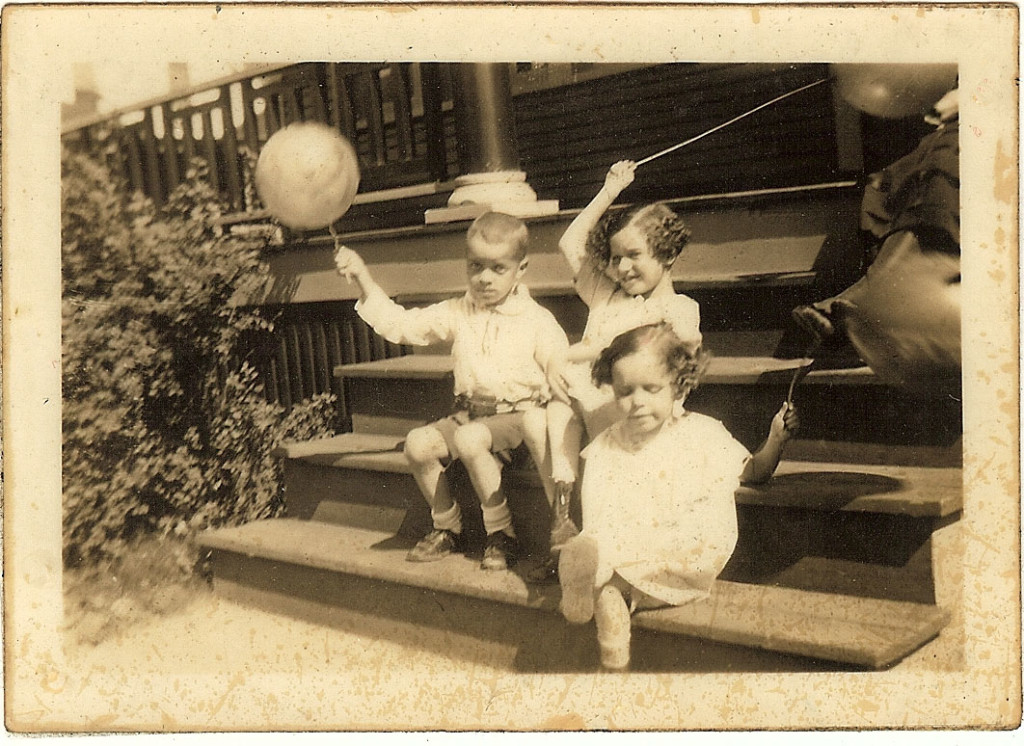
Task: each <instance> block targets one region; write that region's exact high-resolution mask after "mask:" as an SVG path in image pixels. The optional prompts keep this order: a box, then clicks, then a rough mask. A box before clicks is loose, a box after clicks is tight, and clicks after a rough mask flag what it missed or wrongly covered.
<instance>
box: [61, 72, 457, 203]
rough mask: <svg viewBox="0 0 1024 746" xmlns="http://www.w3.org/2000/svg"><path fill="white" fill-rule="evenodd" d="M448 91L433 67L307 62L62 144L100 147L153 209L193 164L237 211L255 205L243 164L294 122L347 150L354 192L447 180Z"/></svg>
mask: <svg viewBox="0 0 1024 746" xmlns="http://www.w3.org/2000/svg"><path fill="white" fill-rule="evenodd" d="M451 100H452V93H451V84H450V81H449V80H447V78H446V75H445V72H444V70H443V69H442V66H441V65H439V64H436V63H377V64H369V63H361V64H351V63H328V62H311V63H304V64H299V65H292V66H289V67H286V68H281V69H277V70H271V71H268V72H265V73H261V74H258V75H250V76H248V77H245V78H241V79H236V80H228V81H226V82H223V83H221V84H218V85H215V86H213V87H210V88H207V89H204V90H200V91H197V92H196V93H193V94H190V95H187V96H181V97H178V98H172V99H168V100H165V101H159V102H155V103H152V104H149V105H146V106H143V107H140V108H139V109H137V110H135V111H131V112H126V113H124V114H119V115H116V116H113V117H111V118H109V119H105V120H102V121H99V122H96V123H93V124H91V125H88V126H86V127H83V128H79V129H77V130H75V131H72V132H68V133H65V140H66V141H68V142H76V141H77V142H80V143H83V144H84V145H86V146H97V145H99V146H105V150H106V152H107V155H108V158H109V160H110V164H109V165H111V166H112V167H113V168H114V169H115V170H116V171H117V172H119V173H121V174H122V175H123V176H124V177H125V178H126V179H127V181H128V184H129V186H130V187H131V188H132V189H133V190H140V191H142V192H143V193H144V194H146V195H147V196H149V197H151V198H152V199H153V200H154V201H156V202H157V203H160V202H162V201H163V200H165V199H166V197H167V195H168V193H169V192H170V191H171V190H172V189H173V188H174V187H175V186H176V185H177V184H179V183H180V182H181V181H182V180H183V179H184V178H185V174H186V171H187V169H188V164H189V163H190V161H191V159H192V158H195V157H200V158H203V159H204V160H205V161H206V162H207V164H208V165H209V170H208V173H209V176H208V178H209V180H210V183H211V185H212V186H213V188H214V189H215V190H216V192H217V193H219V194H220V195H221V196H222V197H223V200H224V203H225V205H226V206H228V207H229V209H231V210H235V211H251V210H254V209H256V208H257V207H258V205H257V204H256V197H255V195H254V194H253V193H252V191H251V190H250V189H247V187H246V185H247V183H248V179H247V176H246V168H247V167H248V166H249V164H248V163H247V158H255V157H256V155H257V154H258V153H259V151H260V148H261V147H262V146H263V144H264V143H265V142H266V141H267V139H268V138H269V137H270V136H271V135H273V134H274V132H276V131H277V130H279V129H281V128H282V127H285V126H287V125H288V124H291V123H292V122H299V121H319V122H326V123H329V124H331V125H333V126H334V127H336V128H337V129H338V130H339V131H340V132H341V133H342V134H344V135H345V136H346V137H347V138H348V139H349V140H350V141H351V142H352V143H353V145H354V146H355V148H356V151H357V153H358V154H359V162H360V171H361V175H362V184H361V187H360V188H361V191H374V190H382V189H390V188H396V187H402V186H409V185H412V184H419V183H423V182H429V181H440V180H444V179H446V178H448V176H449V175H450V173H451V171H452V170H453V168H454V167H455V161H454V155H453V154H454V145H453V144H449V143H446V135H445V123H444V116H445V111H450V110H451V108H452V104H451Z"/></svg>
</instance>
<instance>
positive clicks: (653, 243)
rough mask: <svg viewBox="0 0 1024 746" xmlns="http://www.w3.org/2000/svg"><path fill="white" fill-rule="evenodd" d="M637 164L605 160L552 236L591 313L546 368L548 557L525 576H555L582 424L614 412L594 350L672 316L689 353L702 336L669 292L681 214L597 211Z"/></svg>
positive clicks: (694, 317) (682, 239)
mask: <svg viewBox="0 0 1024 746" xmlns="http://www.w3.org/2000/svg"><path fill="white" fill-rule="evenodd" d="M635 169H636V164H635V163H633V162H632V161H619V162H618V163H616V164H615V165H613V166H612V167H611V169H610V170H609V171H608V175H607V176H606V177H605V183H604V186H603V187H602V188H601V190H600V191H599V192H598V193H597V195H596V196H595V197H594V199H593V200H591V202H590V204H588V205H587V207H586V208H584V210H583V211H582V212H580V214H579V215H578V216H577V217H576V219H575V220H574V221H573V222H572V224H571V225H570V226H569V228H568V229H567V230H566V232H565V234H564V235H563V236H562V238H561V239H560V240H559V243H558V246H559V249H560V250H561V251H562V254H563V255H564V256H565V259H566V261H567V262H568V263H569V267H570V269H571V270H572V274H573V278H574V281H575V285H576V292H577V293H578V294H579V296H580V298H581V299H582V300H583V302H584V303H586V304H587V307H588V309H589V314H588V318H587V325H586V329H585V331H584V333H583V339H582V341H580V342H579V343H577V344H575V345H573V346H572V347H571V348H570V349H569V351H568V353H567V356H566V357H564V358H562V359H559V360H555V361H554V362H553V363H552V364H551V365H550V366H549V369H548V381H549V383H550V385H551V388H552V392H553V393H554V394H555V396H556V397H557V399H555V400H552V401H551V402H550V403H549V404H548V409H547V417H548V439H549V443H550V449H551V476H552V479H553V480H554V482H555V492H556V494H555V496H554V499H555V505H554V519H553V522H552V527H551V546H552V558H549V561H548V562H547V564H546V565H545V566H544V567H543V568H541V571H540V573H534V574H533V575H532V576H531V579H533V580H545V579H547V580H553V579H554V575H555V571H556V562H555V560H554V556H555V555H556V554H557V550H558V548H559V547H560V546H561V544H563V543H564V542H565V541H567V540H568V539H569V538H571V537H572V536H575V535H576V533H577V529H576V526H575V525H574V524H573V523H572V521H571V520H570V519H569V514H568V504H569V496H570V495H571V494H572V492H573V488H574V485H575V482H576V480H577V477H578V472H579V454H580V445H581V442H582V435H583V427H584V424H585V425H586V430H587V433H588V435H589V436H590V437H591V438H593V437H594V436H596V435H597V434H598V433H599V432H600V431H601V430H603V429H604V428H605V427H607V426H608V425H609V424H611V423H612V422H613V421H614V420H615V419H616V418H617V417H618V413H617V410H616V408H615V405H614V403H613V402H612V397H611V396H610V394H609V393H608V392H607V391H606V390H602V389H599V388H598V387H596V386H594V385H593V383H592V382H591V377H590V372H591V364H592V363H593V361H594V360H595V359H596V358H597V356H598V353H600V352H601V350H602V349H604V348H605V347H606V346H607V345H608V344H609V343H610V342H611V341H612V339H614V338H615V336H616V335H617V334H620V333H622V332H624V331H627V330H629V329H633V328H635V327H638V326H642V325H644V324H652V323H657V322H660V321H666V322H668V323H670V324H671V325H672V328H673V329H674V330H675V333H676V334H677V335H678V336H679V338H680V339H681V340H682V342H683V343H684V344H685V345H686V346H687V349H689V350H690V351H693V350H696V349H697V347H698V346H699V345H700V342H701V335H700V309H699V307H698V305H697V302H696V301H694V300H693V299H692V298H689V297H688V296H685V295H680V294H677V293H676V292H675V290H674V288H673V286H672V275H671V270H672V264H673V263H674V262H675V260H676V258H677V257H678V256H679V254H680V252H681V251H682V250H683V247H684V246H685V245H686V242H687V240H688V239H689V236H690V232H689V229H688V228H687V227H686V225H685V223H683V221H682V219H681V218H680V217H679V216H678V215H676V214H675V213H674V212H672V210H670V209H669V208H668V207H666V206H665V205H661V204H653V205H646V206H643V205H638V206H634V207H631V208H628V209H625V210H621V211H616V212H611V213H607V214H605V213H606V211H607V210H608V208H609V207H610V206H611V204H612V202H614V201H615V199H616V198H617V197H618V196H619V194H620V192H622V190H623V189H625V188H626V187H627V186H628V185H629V184H630V183H631V182H632V181H633V175H634V171H635Z"/></svg>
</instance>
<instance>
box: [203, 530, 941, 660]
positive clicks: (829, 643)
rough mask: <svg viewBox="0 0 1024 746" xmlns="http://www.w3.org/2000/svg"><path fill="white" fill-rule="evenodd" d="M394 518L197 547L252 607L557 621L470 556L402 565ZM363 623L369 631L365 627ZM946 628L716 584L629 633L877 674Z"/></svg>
mask: <svg viewBox="0 0 1024 746" xmlns="http://www.w3.org/2000/svg"><path fill="white" fill-rule="evenodd" d="M357 512H358V511H357ZM364 513H365V511H364ZM350 520H351V518H350ZM397 520H399V517H398V515H397V513H394V512H387V511H385V512H384V513H382V514H381V517H380V519H379V520H378V519H377V518H375V517H374V516H372V515H369V516H366V515H364V521H363V525H362V526H353V525H336V524H329V523H322V522H317V521H301V520H293V519H273V520H267V521H258V522H255V523H250V524H248V525H245V526H242V527H238V528H230V529H220V530H215V531H210V532H206V533H204V534H203V535H201V537H200V539H199V541H200V544H201V545H202V546H204V547H206V548H208V549H210V550H211V551H212V552H213V562H214V567H215V568H219V570H218V574H217V575H216V576H215V585H216V584H218V583H223V584H225V585H227V586H229V587H230V586H233V587H235V590H236V595H238V590H239V589H242V591H241V595H242V596H243V597H244V596H245V590H244V589H245V588H246V587H249V588H251V590H252V592H253V594H254V595H253V598H255V599H256V600H258V601H259V602H260V603H266V602H267V599H268V598H271V597H275V596H276V597H278V598H287V597H288V596H289V595H290V594H297V593H302V592H303V591H302V588H303V587H304V584H305V585H308V584H309V582H310V580H309V578H310V577H315V578H317V580H316V581H315V582H313V585H312V587H315V588H316V593H315V594H314V595H315V601H316V603H319V604H327V605H336V606H341V607H344V606H346V605H347V604H352V603H362V604H364V605H365V604H366V600H365V598H362V596H358V597H357V595H353V594H351V593H349V592H340V593H336V594H330V593H325V591H324V589H325V588H328V587H331V582H325V579H329V578H332V577H333V578H337V577H339V576H345V577H350V578H359V579H363V580H367V581H371V583H370V585H369V586H364V587H363V590H364V592H365V591H367V590H368V589H372V590H370V593H371V594H372V593H376V594H378V595H379V596H380V597H381V598H384V597H389V598H392V599H394V598H395V597H396V595H397V597H399V598H403V597H404V596H402V595H401V594H402V591H401V588H405V589H407V591H409V592H410V593H412V591H410V589H418V590H419V591H420V592H422V591H426V592H427V594H428V596H433V597H434V600H435V603H436V604H437V605H440V606H442V608H447V609H449V611H448V612H447V613H448V615H449V616H451V615H452V614H453V613H456V612H454V611H453V610H452V609H451V603H450V601H451V600H458V599H470V600H477V601H484V602H487V603H488V604H498V605H501V606H503V607H505V610H504V611H500V610H498V611H496V610H493V609H492V610H491V613H492V614H495V613H496V614H498V615H505V617H506V619H507V623H506V625H505V626H506V627H508V626H510V625H511V628H513V629H514V628H515V624H516V619H517V612H516V609H525V610H534V611H542V612H546V613H547V614H549V615H550V614H557V605H558V599H559V590H558V587H557V586H556V585H547V586H536V585H529V584H527V583H525V582H524V580H523V578H522V577H520V575H518V574H516V573H512V572H501V573H488V572H484V571H481V570H480V569H479V559H478V558H473V557H465V556H460V555H453V556H451V557H448V558H446V559H444V560H442V561H440V562H435V563H428V564H418V563H410V562H406V561H405V554H406V552H407V551H408V548H409V547H410V546H411V544H412V542H411V541H410V540H407V539H404V538H402V537H400V536H396V535H395V533H394V525H395V521H397ZM374 524H376V525H374ZM302 578H305V580H302ZM413 596H415V593H413ZM413 596H410V597H409V598H412V597H413ZM365 621H366V624H367V632H371V631H372V627H373V619H372V618H368V619H366V620H365ZM558 621H560V619H559V620H558ZM947 621H948V615H947V614H946V612H945V611H943V610H942V609H939V608H937V607H935V606H929V605H923V604H915V603H906V602H895V601H884V600H877V599H864V598H850V597H839V596H835V595H832V594H823V593H814V592H808V591H802V590H794V589H789V588H777V587H767V586H753V585H747V584H743V583H732V582H727V581H719V582H718V583H717V584H716V586H715V590H714V592H713V593H712V595H711V597H710V598H709V599H707V600H704V601H700V602H697V603H693V604H690V605H687V606H681V607H676V608H667V609H658V610H652V611H644V612H639V613H637V614H636V615H635V617H634V626H635V627H636V628H638V629H640V630H651V631H653V632H655V633H656V640H657V645H658V648H659V649H660V650H663V651H665V657H666V658H667V659H671V658H673V655H672V653H671V649H672V647H673V646H676V645H685V644H686V638H693V637H696V638H701V639H703V640H708V641H712V642H717V643H725V644H728V645H736V646H744V647H753V648H759V649H762V650H766V651H772V652H774V653H779V654H785V655H796V656H806V657H809V658H816V659H822V660H827V661H835V662H839V663H843V664H848V665H851V666H855V667H863V668H870V669H879V668H886V667H889V666H892V665H894V664H895V663H897V662H898V661H899V660H901V659H902V658H903V657H905V656H906V655H908V654H909V653H911V652H913V651H914V650H916V649H918V648H919V647H920V646H922V645H924V644H925V643H927V642H928V641H929V640H931V639H933V638H934V637H935V636H936V635H938V634H939V631H940V630H941V629H942V628H943V626H944V625H945V624H946V622H947ZM548 624H551V622H550V621H549V622H548ZM462 627H463V632H464V633H468V634H473V633H474V631H476V632H480V631H481V627H479V626H478V625H474V624H473V623H472V622H471V621H470V620H468V619H467V620H466V623H465V624H464V625H463V626H462ZM590 634H591V635H592V632H591V633H590Z"/></svg>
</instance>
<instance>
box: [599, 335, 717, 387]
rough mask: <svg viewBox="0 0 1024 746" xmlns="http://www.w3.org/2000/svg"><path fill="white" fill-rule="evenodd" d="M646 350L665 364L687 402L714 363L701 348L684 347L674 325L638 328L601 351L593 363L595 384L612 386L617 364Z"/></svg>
mask: <svg viewBox="0 0 1024 746" xmlns="http://www.w3.org/2000/svg"><path fill="white" fill-rule="evenodd" d="M645 348H650V349H652V350H653V351H654V352H655V353H656V354H657V355H658V356H659V357H660V358H661V359H662V360H664V361H665V368H666V369H667V370H668V372H669V373H670V374H671V375H672V377H673V386H674V388H675V397H676V399H679V400H683V399H685V398H686V397H687V396H688V395H689V393H690V392H691V391H693V390H694V389H695V388H697V385H698V384H699V383H700V379H701V377H702V376H703V375H704V371H705V370H707V367H708V362H709V361H710V360H711V354H710V353H708V352H707V351H706V350H704V348H703V347H702V346H700V345H697V347H696V348H694V347H692V346H690V345H687V344H685V343H684V342H683V341H682V340H680V339H679V337H678V336H677V335H676V333H675V332H674V331H673V330H672V326H671V325H670V324H668V323H666V322H664V321H663V322H661V323H660V324H648V325H646V326H638V327H637V328H635V329H630V330H629V331H628V332H623V333H622V334H620V335H619V336H617V337H616V338H615V339H613V340H612V342H611V344H610V345H608V346H607V347H606V348H605V349H604V350H602V351H601V354H600V355H599V356H598V358H597V361H596V362H595V363H594V368H593V374H592V375H593V379H594V384H595V385H597V386H603V385H606V384H608V385H610V384H611V383H612V367H613V366H614V365H615V363H616V362H618V361H619V360H621V359H622V358H624V357H626V356H628V355H632V354H633V353H635V352H639V351H640V350H642V349H645Z"/></svg>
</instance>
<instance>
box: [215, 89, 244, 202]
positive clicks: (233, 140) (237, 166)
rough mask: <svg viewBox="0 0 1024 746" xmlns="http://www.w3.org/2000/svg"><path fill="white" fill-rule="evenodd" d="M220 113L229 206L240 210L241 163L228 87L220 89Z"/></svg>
mask: <svg viewBox="0 0 1024 746" xmlns="http://www.w3.org/2000/svg"><path fill="white" fill-rule="evenodd" d="M220 112H221V117H222V119H223V120H224V137H223V138H222V139H221V153H222V155H223V156H224V171H225V176H226V177H227V181H228V192H229V194H230V195H231V206H232V207H233V208H235V209H238V210H241V209H243V208H244V207H245V199H244V197H243V195H242V163H241V155H240V154H239V152H238V138H237V137H236V135H235V121H234V118H233V117H232V116H231V90H230V89H229V87H228V86H222V87H221V89H220Z"/></svg>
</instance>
